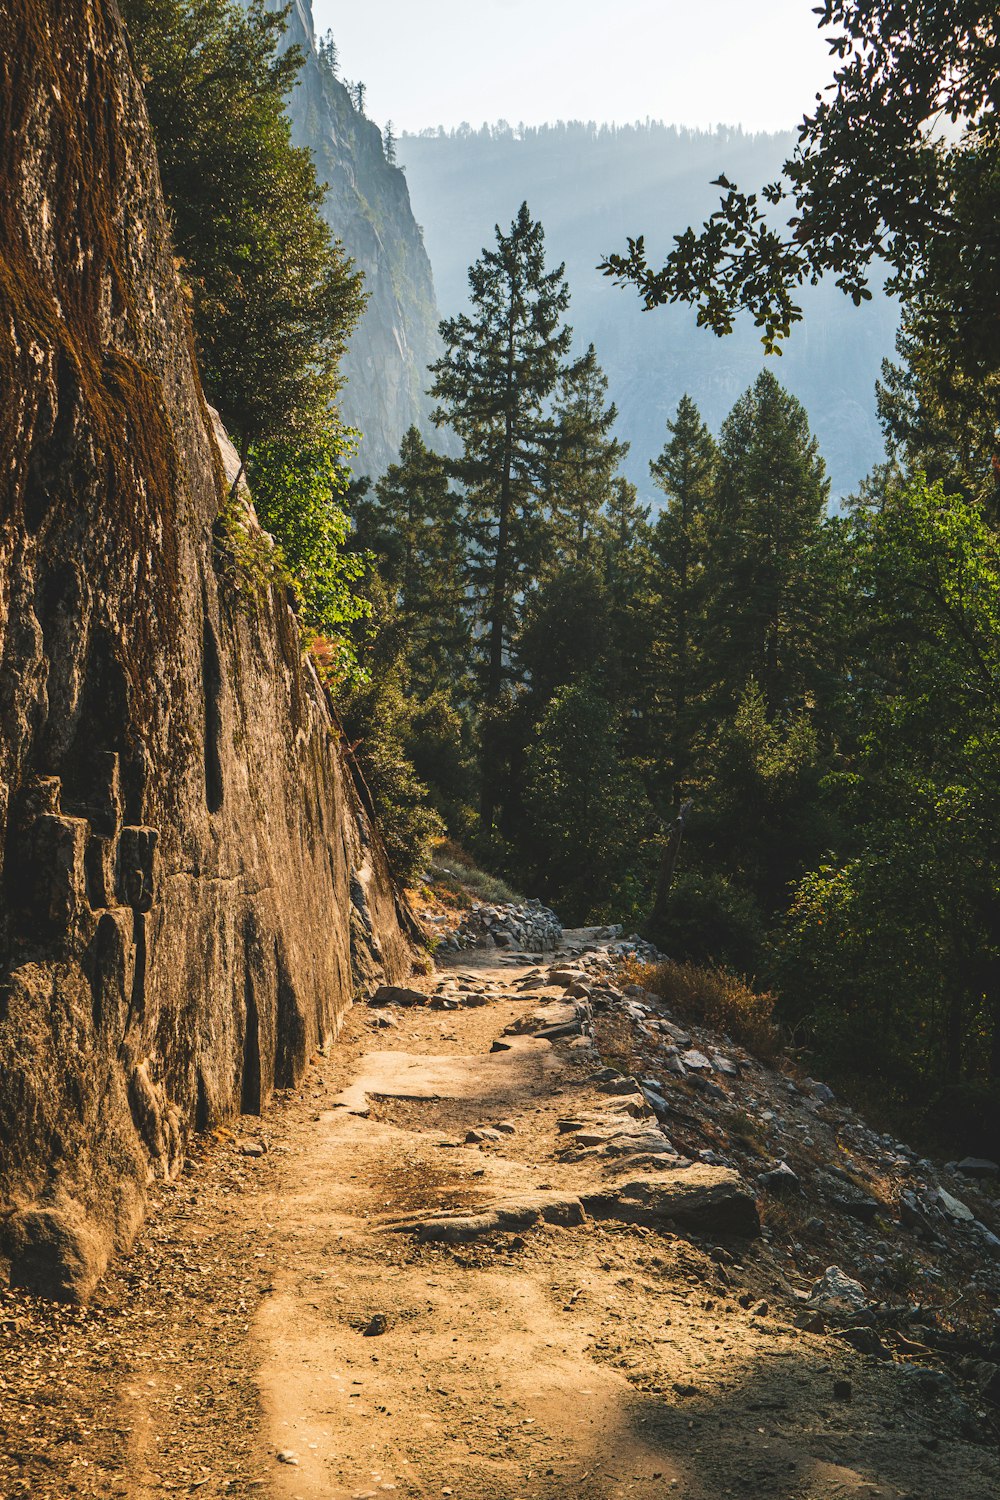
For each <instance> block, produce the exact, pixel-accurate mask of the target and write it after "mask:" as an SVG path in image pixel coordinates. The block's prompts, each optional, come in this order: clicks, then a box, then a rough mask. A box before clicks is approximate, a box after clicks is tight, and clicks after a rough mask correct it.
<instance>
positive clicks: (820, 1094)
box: [805, 1078, 836, 1104]
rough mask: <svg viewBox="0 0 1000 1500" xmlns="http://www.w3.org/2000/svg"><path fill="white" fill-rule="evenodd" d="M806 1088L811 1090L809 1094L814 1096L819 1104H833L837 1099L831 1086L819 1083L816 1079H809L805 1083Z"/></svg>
mask: <svg viewBox="0 0 1000 1500" xmlns="http://www.w3.org/2000/svg"><path fill="white" fill-rule="evenodd" d="M805 1087H806V1088H807V1089H808V1090H809V1093H810V1094H812V1096H813V1098H814V1099H815V1100H816V1102H817V1103H818V1104H832V1103H833V1101H834V1099H835V1098H836V1095H835V1094H834V1092H833V1089H832V1088H830V1086H829V1084H826V1083H818V1082H817V1081H816V1079H815V1078H807V1079H806V1081H805Z"/></svg>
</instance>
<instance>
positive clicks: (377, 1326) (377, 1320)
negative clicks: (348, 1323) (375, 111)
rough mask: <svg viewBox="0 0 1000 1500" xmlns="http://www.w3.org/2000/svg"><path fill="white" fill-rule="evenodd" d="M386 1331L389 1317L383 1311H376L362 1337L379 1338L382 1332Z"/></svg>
mask: <svg viewBox="0 0 1000 1500" xmlns="http://www.w3.org/2000/svg"><path fill="white" fill-rule="evenodd" d="M388 1331H389V1319H388V1318H387V1317H386V1316H385V1313H376V1314H375V1316H374V1317H373V1318H372V1320H371V1322H370V1323H369V1324H368V1327H367V1328H366V1329H365V1331H364V1337H365V1338H366V1339H377V1338H380V1337H381V1335H382V1334H383V1333H388Z"/></svg>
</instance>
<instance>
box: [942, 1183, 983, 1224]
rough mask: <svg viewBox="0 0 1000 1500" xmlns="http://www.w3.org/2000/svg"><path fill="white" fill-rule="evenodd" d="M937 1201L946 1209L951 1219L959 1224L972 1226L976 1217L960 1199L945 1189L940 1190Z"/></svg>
mask: <svg viewBox="0 0 1000 1500" xmlns="http://www.w3.org/2000/svg"><path fill="white" fill-rule="evenodd" d="M937 1201H938V1204H939V1205H940V1207H941V1208H943V1209H944V1211H945V1213H946V1214H947V1215H948V1218H949V1219H954V1220H955V1221H956V1223H959V1224H971V1223H972V1221H973V1219H974V1218H975V1217H976V1216H975V1214H974V1213H973V1212H972V1209H971V1208H968V1207H967V1206H966V1204H964V1203H963V1202H962V1201H961V1200H960V1199H959V1198H953V1197H952V1195H951V1194H950V1193H947V1192H945V1190H944V1188H938V1190H937Z"/></svg>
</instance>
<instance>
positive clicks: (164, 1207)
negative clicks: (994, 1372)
mask: <svg viewBox="0 0 1000 1500" xmlns="http://www.w3.org/2000/svg"><path fill="white" fill-rule="evenodd" d="M569 936H570V937H571V938H572V935H569ZM576 946H577V947H579V943H577V945H576ZM571 960H572V961H571ZM581 962H582V967H581V966H580V965H581ZM455 964H456V967H452V968H446V969H443V970H442V971H441V972H440V974H439V975H438V976H436V978H431V979H429V980H427V981H426V982H423V981H422V982H420V984H419V985H418V986H417V988H416V989H415V990H414V991H412V992H411V991H407V992H403V993H402V994H400V995H396V996H392V995H388V996H386V995H381V996H379V997H378V998H379V1002H380V1003H379V1005H378V1006H358V1007H356V1008H355V1009H354V1011H353V1012H352V1013H351V1014H350V1016H349V1018H348V1021H347V1025H346V1027H345V1030H344V1033H343V1035H342V1037H341V1039H340V1041H339V1042H338V1044H337V1046H336V1047H335V1048H333V1049H331V1051H330V1052H329V1054H328V1055H327V1056H324V1057H317V1058H315V1059H314V1062H313V1066H312V1068H311V1070H310V1073H309V1075H308V1078H307V1081H306V1084H305V1086H304V1087H303V1088H302V1089H301V1090H300V1091H299V1092H298V1093H296V1094H286V1095H282V1096H280V1097H279V1099H278V1101H277V1102H276V1104H275V1107H274V1108H273V1109H272V1110H270V1111H269V1112H268V1113H267V1114H266V1115H265V1116H264V1117H263V1118H262V1119H250V1118H244V1120H243V1121H242V1122H241V1125H240V1129H239V1130H237V1131H233V1132H226V1131H219V1132H216V1133H215V1135H214V1137H213V1138H212V1139H211V1141H210V1142H209V1143H207V1144H206V1147H205V1151H204V1155H203V1157H202V1159H200V1160H197V1161H194V1162H192V1163H191V1165H190V1167H189V1169H188V1170H187V1171H186V1172H185V1174H184V1175H183V1177H182V1178H181V1179H180V1181H179V1182H178V1183H177V1184H176V1185H175V1186H173V1187H166V1188H164V1189H163V1190H162V1193H161V1197H160V1200H159V1202H158V1205H157V1207H156V1210H155V1212H154V1213H153V1215H152V1216H151V1218H150V1221H149V1224H148V1226H147V1228H146V1231H145V1233H144V1236H143V1239H142V1241H141V1243H140V1246H139V1247H138V1249H137V1250H136V1252H135V1253H134V1254H133V1255H132V1256H131V1257H130V1258H129V1259H128V1260H127V1261H125V1262H123V1263H122V1264H121V1265H119V1266H118V1267H117V1269H115V1270H114V1271H113V1272H112V1273H111V1275H110V1276H109V1277H108V1279H107V1281H106V1282H105V1284H104V1285H103V1287H102V1288H101V1290H100V1291H99V1293H98V1296H97V1298H96V1300H95V1302H94V1303H93V1304H92V1305H91V1306H90V1307H89V1308H87V1309H84V1310H79V1309H67V1308H59V1307H54V1306H51V1305H48V1304H44V1303H41V1302H37V1301H34V1300H33V1299H30V1298H27V1297H24V1296H20V1295H18V1296H15V1295H14V1294H11V1293H5V1294H3V1295H2V1296H0V1398H2V1408H0V1413H2V1414H0V1428H2V1439H3V1441H2V1453H3V1457H2V1458H0V1495H3V1496H4V1497H5V1500H6V1497H7V1496H19V1495H31V1496H38V1497H48V1496H51V1497H59V1500H63V1497H68V1496H77V1495H89V1496H97V1495H100V1496H123V1497H124V1496H129V1497H144V1500H145V1497H152V1496H159V1495H165V1494H182V1495H183V1494H196V1495H203V1496H226V1495H230V1496H231V1495H239V1496H257V1495H260V1496H265V1497H273V1500H360V1497H361V1496H365V1497H368V1500H374V1497H376V1496H380V1495H397V1496H401V1497H402V1496H406V1497H422V1500H423V1497H427V1500H429V1497H436V1496H447V1495H451V1496H454V1497H456V1500H557V1497H559V1500H563V1497H566V1500H568V1497H573V1500H618V1497H626V1496H629V1497H635V1500H653V1497H657V1500H661V1497H663V1496H665V1495H670V1496H673V1495H678V1496H685V1497H688V1500H721V1497H725V1496H729V1495H733V1496H752V1497H754V1500H835V1497H841V1496H844V1497H846V1496H876V1495H879V1496H882V1497H884V1500H902V1497H904V1496H910V1497H914V1500H917V1497H919V1500H938V1497H940V1496H943V1495H949V1496H953V1497H955V1500H980V1497H981V1500H986V1497H993V1496H995V1495H996V1494H997V1492H998V1488H1000V1462H998V1455H997V1450H996V1447H995V1445H992V1444H991V1441H990V1439H989V1434H988V1433H987V1432H985V1431H984V1430H983V1429H982V1426H981V1424H980V1423H978V1422H977V1419H976V1415H975V1413H974V1412H973V1411H972V1409H971V1408H970V1407H969V1405H968V1403H967V1402H966V1401H964V1400H963V1398H962V1396H961V1395H960V1394H959V1392H958V1390H957V1388H956V1386H955V1385H954V1383H953V1381H952V1380H951V1378H950V1376H948V1375H947V1374H946V1373H944V1372H943V1371H940V1370H936V1369H933V1368H929V1367H927V1365H926V1364H921V1363H919V1362H917V1363H914V1362H906V1361H905V1360H899V1359H895V1360H894V1359H893V1358H892V1355H891V1353H890V1352H888V1351H887V1350H886V1348H885V1346H884V1345H883V1343H882V1341H881V1339H880V1338H879V1336H878V1334H877V1333H876V1332H875V1330H874V1329H873V1328H871V1327H869V1326H865V1318H866V1309H865V1302H864V1298H865V1289H864V1288H863V1287H861V1286H860V1285H859V1283H857V1282H855V1281H852V1280H851V1279H850V1278H849V1277H846V1275H844V1273H839V1274H838V1275H837V1276H833V1275H831V1276H830V1277H828V1278H827V1281H826V1282H825V1283H824V1284H823V1285H824V1287H825V1292H818V1293H817V1295H816V1296H815V1297H814V1298H813V1299H812V1300H811V1301H810V1299H809V1296H808V1289H807V1288H805V1287H801V1288H797V1287H795V1286H794V1285H792V1283H791V1282H790V1280H789V1276H788V1274H787V1267H785V1266H784V1265H783V1263H779V1258H778V1257H777V1256H776V1254H775V1252H774V1250H773V1249H772V1248H771V1246H770V1245H769V1244H768V1242H767V1240H766V1239H763V1238H762V1237H761V1235H760V1220H759V1217H758V1204H757V1198H756V1194H757V1191H758V1188H757V1186H756V1185H751V1184H750V1183H749V1181H748V1178H747V1175H746V1174H745V1173H741V1172H739V1171H736V1170H733V1169H732V1167H731V1166H728V1165H725V1164H714V1163H713V1162H711V1161H705V1160H704V1159H703V1158H704V1156H705V1155H711V1154H712V1153H711V1152H708V1153H706V1152H702V1153H701V1155H700V1157H698V1158H696V1157H695V1156H694V1155H693V1154H691V1153H688V1154H685V1150H684V1149H683V1147H682V1146H681V1145H679V1144H677V1143H676V1142H675V1141H674V1140H673V1139H672V1138H671V1135H670V1133H669V1131H668V1128H667V1124H665V1123H664V1121H663V1120H662V1119H661V1114H662V1111H660V1110H659V1106H658V1105H657V1104H656V1100H657V1099H659V1100H660V1101H661V1102H664V1101H663V1096H662V1095H661V1094H659V1093H658V1091H657V1090H656V1089H654V1088H652V1086H651V1082H650V1081H646V1080H643V1079H638V1080H637V1079H635V1078H632V1077H630V1076H629V1075H628V1074H627V1073H623V1072H620V1071H618V1069H617V1067H615V1066H609V1065H608V1062H609V1059H608V1057H607V1056H602V1055H600V1053H599V1052H598V1050H597V1048H596V1045H595V1036H594V1009H595V1006H597V1007H598V1008H599V1006H600V1003H601V986H602V985H603V986H604V987H605V989H606V987H607V985H609V984H610V983H611V981H610V980H608V979H607V978H606V977H605V978H604V979H602V980H601V982H600V984H597V983H595V980H594V975H593V973H592V972H590V971H588V969H587V966H586V962H585V961H581V960H579V959H578V958H577V957H576V956H575V955H565V954H560V955H559V957H558V959H557V960H556V964H555V965H552V964H548V963H546V964H545V965H544V966H537V965H535V964H534V963H532V962H531V961H527V960H522V959H521V958H515V959H510V958H506V957H501V956H500V955H497V954H491V955H489V956H486V955H472V954H469V953H465V954H463V955H461V957H460V958H458V959H456V960H455ZM458 965H460V967H459V966H458ZM560 965H561V967H560ZM595 994H596V998H595ZM649 1019H650V1017H649V1015H647V1016H646V1018H645V1021H644V1024H647V1023H648V1022H649ZM387 1022H388V1023H390V1024H386V1023H387ZM662 1024H663V1026H664V1027H666V1026H669V1025H671V1024H672V1023H670V1022H669V1021H668V1020H666V1019H664V1020H663V1022H662ZM674 1029H675V1030H676V1029H677V1028H674ZM598 1033H599V1034H600V1032H599V1029H598ZM682 1040H683V1037H682ZM691 1040H693V1039H691V1038H688V1041H689V1042H690V1041H691ZM697 1041H698V1046H697V1047H696V1048H691V1049H690V1050H694V1051H700V1049H701V1047H702V1046H703V1045H704V1046H705V1047H709V1045H710V1044H709V1043H708V1042H707V1041H703V1039H702V1038H700V1037H699V1038H698V1039H697ZM671 1045H672V1043H671ZM732 1050H733V1049H729V1050H728V1051H726V1052H725V1053H723V1052H721V1051H716V1052H715V1054H714V1056H713V1054H712V1052H711V1051H708V1052H707V1053H702V1055H704V1056H705V1057H706V1060H707V1061H708V1062H709V1065H710V1067H711V1068H712V1070H713V1072H712V1076H714V1077H717V1078H719V1079H720V1080H722V1081H723V1082H725V1081H726V1080H729V1081H730V1082H731V1081H732V1077H733V1076H735V1073H736V1071H737V1070H738V1065H737V1063H736V1062H734V1061H732V1059H731V1058H730V1056H729V1051H732ZM726 1063H728V1064H729V1065H730V1066H731V1068H732V1069H733V1073H732V1074H729V1073H727V1072H726V1069H725V1067H723V1066H722V1065H723V1064H726ZM696 1064H697V1059H694V1060H692V1062H691V1063H689V1064H688V1067H689V1068H690V1069H691V1070H692V1071H694V1072H698V1070H699V1066H700V1065H698V1066H696ZM655 1081H656V1082H658V1083H659V1084H660V1087H661V1088H663V1089H664V1090H665V1091H666V1092H669V1090H670V1085H668V1084H665V1083H663V1081H662V1080H659V1079H658V1080H655ZM714 1086H715V1085H713V1087H714ZM650 1096H652V1102H651V1100H650ZM699 1097H700V1096H699ZM833 1292H837V1297H838V1298H839V1301H840V1302H841V1303H842V1304H843V1306H844V1307H845V1308H846V1309H847V1318H848V1322H849V1321H850V1319H852V1318H853V1319H854V1322H855V1323H856V1324H857V1325H858V1326H856V1327H855V1328H853V1330H852V1329H848V1330H847V1332H848V1333H851V1332H853V1334H854V1337H852V1338H848V1337H846V1336H841V1335H842V1330H841V1329H839V1328H837V1327H835V1326H833V1324H831V1323H828V1321H826V1320H827V1319H830V1318H833V1317H834V1316H835V1314H834V1313H833V1312H830V1311H829V1307H830V1305H832V1304H831V1299H833ZM823 1295H826V1297H827V1301H826V1302H823V1300H822V1298H823ZM852 1299H854V1300H853V1301H852ZM833 1300H837V1299H833ZM866 1335H867V1337H866Z"/></svg>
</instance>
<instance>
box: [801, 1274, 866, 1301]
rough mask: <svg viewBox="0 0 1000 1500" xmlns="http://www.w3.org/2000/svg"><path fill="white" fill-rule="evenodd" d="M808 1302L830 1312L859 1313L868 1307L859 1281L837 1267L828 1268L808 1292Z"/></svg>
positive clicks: (864, 1292)
mask: <svg viewBox="0 0 1000 1500" xmlns="http://www.w3.org/2000/svg"><path fill="white" fill-rule="evenodd" d="M809 1301H810V1302H811V1303H813V1304H815V1305H816V1306H817V1307H821V1308H824V1309H826V1310H827V1311H830V1312H842V1311H846V1312H861V1311H862V1310H863V1309H864V1308H865V1307H867V1305H868V1294H867V1292H866V1291H865V1289H864V1287H863V1286H862V1285H861V1283H860V1281H855V1280H854V1279H853V1278H852V1277H850V1276H848V1275H847V1274H846V1273H845V1272H844V1271H842V1270H841V1269H840V1267H839V1266H828V1267H827V1268H826V1270H825V1271H824V1272H823V1275H822V1276H821V1277H820V1279H819V1281H817V1282H816V1283H815V1284H814V1286H813V1288H812V1290H811V1291H810V1293H809Z"/></svg>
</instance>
